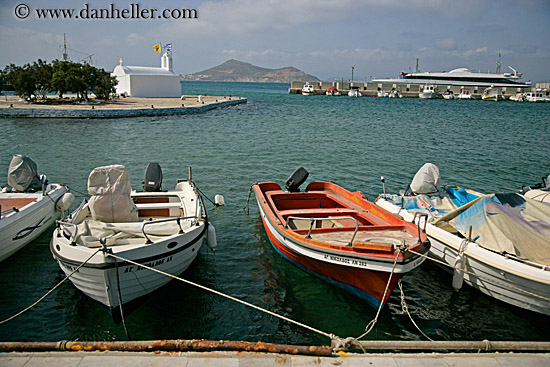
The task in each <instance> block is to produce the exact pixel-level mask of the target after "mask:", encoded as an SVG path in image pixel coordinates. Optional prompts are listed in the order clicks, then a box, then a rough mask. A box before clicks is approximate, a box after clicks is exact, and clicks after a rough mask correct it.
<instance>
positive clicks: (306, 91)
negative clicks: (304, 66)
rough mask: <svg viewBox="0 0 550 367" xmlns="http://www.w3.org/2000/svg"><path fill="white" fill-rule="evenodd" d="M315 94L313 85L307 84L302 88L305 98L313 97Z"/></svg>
mask: <svg viewBox="0 0 550 367" xmlns="http://www.w3.org/2000/svg"><path fill="white" fill-rule="evenodd" d="M314 93H315V88H313V85H312V84H309V83H305V84H304V86H303V87H302V94H303V95H304V96H311V95H313V94H314Z"/></svg>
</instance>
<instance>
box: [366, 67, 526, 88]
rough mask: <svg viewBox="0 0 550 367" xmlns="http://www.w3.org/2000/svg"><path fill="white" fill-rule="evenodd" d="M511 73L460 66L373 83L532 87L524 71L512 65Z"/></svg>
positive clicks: (401, 74) (374, 80)
mask: <svg viewBox="0 0 550 367" xmlns="http://www.w3.org/2000/svg"><path fill="white" fill-rule="evenodd" d="M509 68H510V70H511V71H512V72H511V73H482V72H475V71H470V70H468V69H466V68H458V69H454V70H451V71H448V72H445V71H444V72H416V73H405V72H402V73H400V74H399V78H387V79H373V80H372V82H373V83H393V84H421V85H424V84H434V85H453V86H470V87H473V86H482V87H488V86H491V85H493V86H495V87H501V88H504V87H510V88H513V87H530V86H531V83H530V82H522V81H520V79H521V77H522V73H520V72H518V71H517V70H515V69H514V68H512V67H510V66H509Z"/></svg>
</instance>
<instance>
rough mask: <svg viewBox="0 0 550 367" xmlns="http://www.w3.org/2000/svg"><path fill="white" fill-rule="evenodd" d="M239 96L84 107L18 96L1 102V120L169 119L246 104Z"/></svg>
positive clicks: (142, 100)
mask: <svg viewBox="0 0 550 367" xmlns="http://www.w3.org/2000/svg"><path fill="white" fill-rule="evenodd" d="M246 102H247V100H246V98H242V97H231V96H229V97H226V96H223V97H218V96H202V95H201V96H182V97H181V98H132V97H130V98H124V99H121V100H117V101H108V102H102V103H86V104H62V105H60V104H46V103H27V102H24V101H20V100H19V97H16V96H6V97H5V98H3V99H1V100H0V117H30V118H117V117H138V116H170V115H184V114H193V113H202V112H206V111H209V110H212V109H215V108H222V107H228V106H234V105H238V104H241V103H246Z"/></svg>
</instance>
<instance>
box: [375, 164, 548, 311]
mask: <svg viewBox="0 0 550 367" xmlns="http://www.w3.org/2000/svg"><path fill="white" fill-rule="evenodd" d="M423 178H424V179H423ZM439 185H440V178H439V169H438V168H437V167H436V166H434V165H431V164H426V165H424V166H423V167H422V168H421V169H420V170H419V172H418V173H417V174H416V175H415V178H414V179H413V182H412V183H411V185H410V190H407V192H406V193H404V194H403V195H386V194H383V195H381V196H380V197H379V198H378V199H376V201H375V204H377V205H379V206H380V207H382V208H384V209H386V210H388V211H390V212H392V213H396V214H399V215H400V216H401V217H403V219H405V220H407V221H412V222H416V223H418V222H419V221H421V227H424V224H425V231H426V233H427V234H428V238H429V239H430V242H431V244H432V247H431V248H430V256H431V257H433V258H435V259H436V260H439V261H442V262H444V263H445V264H447V265H448V266H449V267H450V268H451V269H452V268H454V276H453V287H454V288H455V289H460V288H461V286H462V282H465V283H466V284H468V285H470V286H472V287H474V288H475V289H478V290H480V291H481V292H483V293H485V294H487V295H488V296H491V297H493V298H495V299H498V300H500V301H503V302H506V303H509V304H511V305H514V306H518V307H521V308H524V309H527V310H531V311H535V312H539V313H542V314H545V315H550V247H549V246H548V243H550V242H549V241H550V206H547V205H544V204H542V203H540V202H537V201H534V200H532V199H529V198H526V197H524V196H521V195H519V194H516V193H508V194H494V195H483V194H480V193H477V192H475V191H472V190H464V189H458V188H454V189H453V188H450V187H447V188H445V190H444V191H436V190H437V188H438V186H439ZM409 191H410V192H409ZM411 194H412V196H411ZM418 214H424V215H427V216H428V218H429V219H428V220H427V221H426V220H425V219H424V218H425V217H424V218H420V216H418ZM451 271H453V270H451Z"/></svg>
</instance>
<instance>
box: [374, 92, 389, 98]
mask: <svg viewBox="0 0 550 367" xmlns="http://www.w3.org/2000/svg"><path fill="white" fill-rule="evenodd" d="M376 95H377V96H378V98H386V97H388V92H384V91H383V90H379V91H377V92H376Z"/></svg>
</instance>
